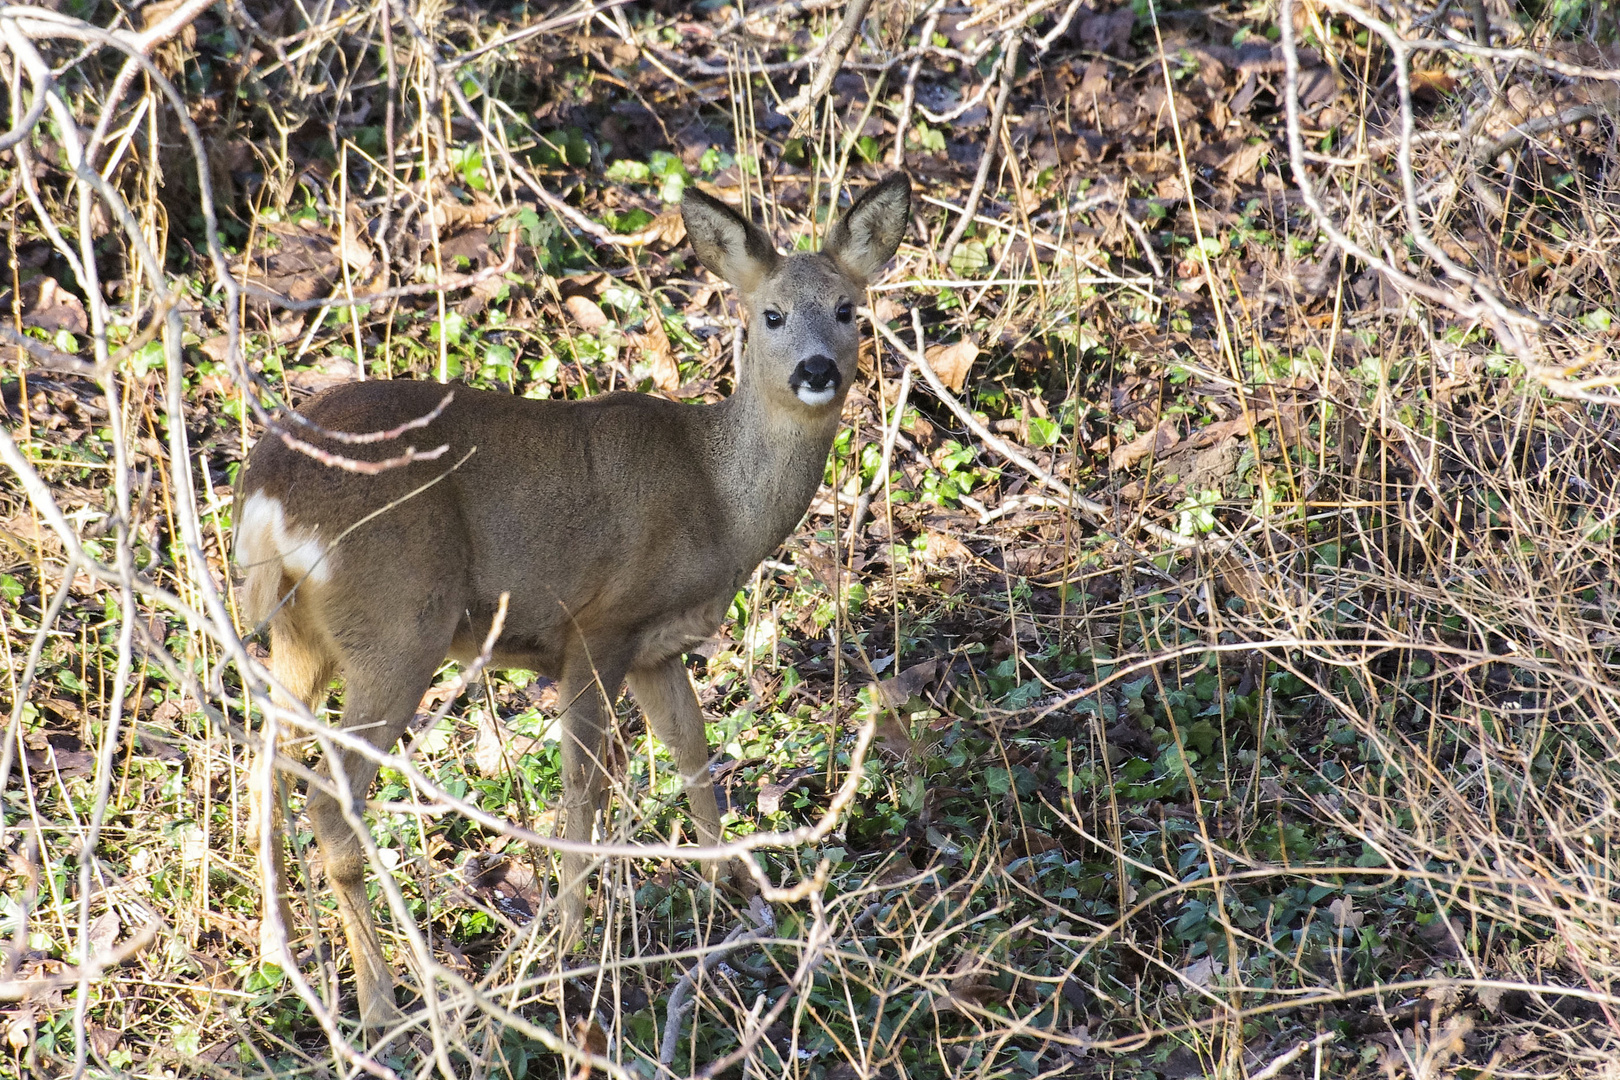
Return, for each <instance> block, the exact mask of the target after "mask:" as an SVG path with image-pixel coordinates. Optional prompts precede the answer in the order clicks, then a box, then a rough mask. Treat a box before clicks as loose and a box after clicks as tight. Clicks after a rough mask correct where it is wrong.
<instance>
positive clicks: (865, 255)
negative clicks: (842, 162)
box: [822, 172, 911, 282]
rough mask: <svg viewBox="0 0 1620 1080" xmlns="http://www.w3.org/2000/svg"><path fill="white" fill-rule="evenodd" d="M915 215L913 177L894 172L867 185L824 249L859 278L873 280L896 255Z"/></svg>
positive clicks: (842, 266) (848, 271)
mask: <svg viewBox="0 0 1620 1080" xmlns="http://www.w3.org/2000/svg"><path fill="white" fill-rule="evenodd" d="M910 219H911V178H910V177H909V176H907V175H906V174H905V173H903V172H897V173H892V174H891V175H889V176H887V177H885V178H884V179H883V180H882V181H881V182H880V183H878V184H875V185H873V186H872V187H869V188H867V189H866V192H865V194H863V195H862V196H861V197H860V198H859V199H857V200H856V201H855V205H854V206H852V207H850V208H849V213H847V214H845V215H844V216H843V217H841V218H839V219H838V223H837V224H836V225H834V226H833V227H832V232H831V233H829V234H828V235H827V243H826V244H825V245H824V246H823V247H822V251H823V252H824V253H825V254H827V255H829V256H831V257H832V260H833V261H834V262H836V263H837V264H838V266H839V268H840V269H842V270H843V271H844V273H846V274H848V275H849V276H850V277H852V278H854V279H855V280H856V281H860V282H866V281H870V280H871V279H872V278H873V277H874V276H875V275H876V274H877V272H878V271H879V270H882V269H883V266H884V264H885V263H887V262H888V261H889V260H890V259H892V258H894V253H895V251H896V249H898V248H899V247H900V239H901V237H903V236H905V234H906V223H907V221H909V220H910Z"/></svg>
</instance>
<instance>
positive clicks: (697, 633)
mask: <svg viewBox="0 0 1620 1080" xmlns="http://www.w3.org/2000/svg"><path fill="white" fill-rule="evenodd" d="M729 599H730V596H729V595H728V596H726V597H724V598H722V599H719V600H711V601H709V602H708V603H706V604H699V605H698V606H696V607H691V608H687V609H686V610H684V611H681V612H678V613H676V614H675V615H673V616H671V617H668V618H664V619H660V620H658V621H657V622H655V623H653V624H651V625H650V626H648V627H646V628H644V629H643V630H642V631H641V635H640V640H639V641H638V642H637V647H636V653H635V661H634V663H633V664H632V666H633V667H649V666H651V665H653V664H656V663H658V662H660V661H662V660H668V659H669V658H670V657H672V656H679V655H680V654H681V653H686V652H691V651H692V650H693V649H695V648H697V647H698V646H699V645H701V644H703V643H704V642H705V641H708V640H709V639H710V638H711V637H713V636H714V634H715V631H716V630H719V629H720V622H721V620H722V619H724V618H725V614H726V602H727V600H729Z"/></svg>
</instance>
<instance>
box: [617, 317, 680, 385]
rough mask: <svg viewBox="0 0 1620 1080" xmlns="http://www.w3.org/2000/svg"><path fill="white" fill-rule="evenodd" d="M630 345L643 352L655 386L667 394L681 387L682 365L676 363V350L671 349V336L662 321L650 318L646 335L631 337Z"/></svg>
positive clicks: (633, 335) (632, 335)
mask: <svg viewBox="0 0 1620 1080" xmlns="http://www.w3.org/2000/svg"><path fill="white" fill-rule="evenodd" d="M630 344H632V345H634V346H635V347H636V348H638V349H640V350H641V355H642V356H643V357H644V358H645V359H646V361H647V367H648V369H649V373H650V374H651V375H652V381H653V385H654V386H656V387H658V389H660V390H662V391H663V392H664V393H666V394H668V393H673V392H674V391H675V390H676V389H678V388H679V387H680V385H681V369H680V365H678V364H676V363H675V350H673V349H672V348H670V345H669V335H668V334H667V333H665V332H664V324H663V323H662V322H661V321H659V320H658V319H657V318H656V317H653V318H649V319H648V320H647V329H646V331H645V332H644V333H640V334H631V335H630Z"/></svg>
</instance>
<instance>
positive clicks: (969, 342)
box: [923, 337, 979, 390]
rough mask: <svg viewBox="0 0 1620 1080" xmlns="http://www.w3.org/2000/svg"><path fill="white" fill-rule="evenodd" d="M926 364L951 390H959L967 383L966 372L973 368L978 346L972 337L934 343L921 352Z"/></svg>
mask: <svg viewBox="0 0 1620 1080" xmlns="http://www.w3.org/2000/svg"><path fill="white" fill-rule="evenodd" d="M923 355H924V356H925V357H927V359H928V364H929V366H930V367H932V368H933V369H934V374H935V375H938V376H939V378H940V381H941V382H943V383H944V384H945V385H946V386H948V387H950V388H951V389H952V390H961V389H962V387H964V386H966V385H967V377H968V372H969V371H970V370H972V368H973V361H974V360H976V359H978V356H979V347H978V346H977V345H975V344H974V343H973V339H972V338H967V337H965V338H963V339H962V340H961V341H958V342H954V343H953V344H950V345H935V346H934V347H933V348H931V349H929V350H928V351H927V352H925V353H924V354H923Z"/></svg>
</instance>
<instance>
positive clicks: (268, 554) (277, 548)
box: [236, 491, 331, 584]
mask: <svg viewBox="0 0 1620 1080" xmlns="http://www.w3.org/2000/svg"><path fill="white" fill-rule="evenodd" d="M325 556H326V545H325V544H323V543H321V541H320V538H319V537H318V536H316V535H315V531H314V530H313V529H310V530H304V529H298V528H290V527H289V526H288V525H287V515H286V513H285V512H284V511H283V510H282V509H281V500H279V499H276V498H273V497H272V496H269V495H266V494H265V493H264V492H262V491H255V492H254V493H253V494H251V495H249V496H248V497H247V502H246V503H245V504H243V506H242V520H240V521H238V522H237V523H236V561H237V563H238V564H240V565H241V566H243V567H246V568H248V569H252V568H253V567H255V566H259V565H262V564H264V563H269V562H273V561H278V560H279V561H280V563H281V565H282V566H283V567H285V568H286V570H287V572H288V573H289V574H292V575H294V576H295V577H305V576H306V575H307V576H308V578H309V580H311V581H313V582H316V583H317V584H319V583H321V582H324V581H325V580H326V579H327V578H328V577H330V576H331V560H330V559H328V558H326V557H325Z"/></svg>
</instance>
